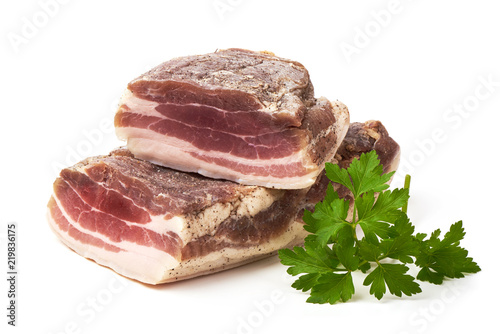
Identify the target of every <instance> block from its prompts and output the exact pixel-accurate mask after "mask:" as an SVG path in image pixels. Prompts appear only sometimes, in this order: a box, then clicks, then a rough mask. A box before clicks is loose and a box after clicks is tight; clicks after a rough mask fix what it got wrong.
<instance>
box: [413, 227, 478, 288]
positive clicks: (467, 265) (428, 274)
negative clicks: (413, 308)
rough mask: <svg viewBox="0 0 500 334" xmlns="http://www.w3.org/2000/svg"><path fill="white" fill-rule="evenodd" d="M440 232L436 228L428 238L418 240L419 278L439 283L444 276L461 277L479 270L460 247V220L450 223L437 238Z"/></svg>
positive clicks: (462, 234)
mask: <svg viewBox="0 0 500 334" xmlns="http://www.w3.org/2000/svg"><path fill="white" fill-rule="evenodd" d="M440 232H441V231H440V230H439V229H438V230H436V231H434V232H433V233H432V234H431V236H430V238H429V239H427V240H421V241H420V254H418V256H417V259H416V261H415V264H416V265H417V266H419V267H421V268H422V269H421V270H420V272H419V273H418V275H417V278H418V279H419V280H421V281H428V282H430V283H434V284H441V283H443V279H444V278H445V277H448V278H461V277H464V273H477V272H478V271H480V270H481V269H480V268H479V266H478V265H477V263H475V262H474V261H473V260H472V258H470V257H468V251H467V250H465V249H464V248H462V247H460V240H462V239H463V237H464V236H465V231H464V228H463V227H462V221H459V222H457V223H455V224H453V225H451V227H450V230H449V232H447V233H446V234H445V236H444V238H443V239H442V240H441V239H439V235H440V234H441V233H440Z"/></svg>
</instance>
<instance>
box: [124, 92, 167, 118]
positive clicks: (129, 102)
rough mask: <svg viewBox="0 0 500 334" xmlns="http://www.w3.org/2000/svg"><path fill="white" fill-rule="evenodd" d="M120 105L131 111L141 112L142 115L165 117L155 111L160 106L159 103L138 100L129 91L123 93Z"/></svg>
mask: <svg viewBox="0 0 500 334" xmlns="http://www.w3.org/2000/svg"><path fill="white" fill-rule="evenodd" d="M119 105H120V106H122V105H126V106H127V107H129V108H130V109H131V110H140V111H141V115H145V116H156V117H164V116H163V115H162V114H160V113H159V112H158V111H156V109H155V108H156V107H157V106H158V105H159V103H158V102H154V101H148V100H144V99H141V98H138V97H136V96H134V94H133V93H132V92H131V91H130V90H128V89H126V90H125V91H124V92H123V94H122V96H121V98H120V102H119Z"/></svg>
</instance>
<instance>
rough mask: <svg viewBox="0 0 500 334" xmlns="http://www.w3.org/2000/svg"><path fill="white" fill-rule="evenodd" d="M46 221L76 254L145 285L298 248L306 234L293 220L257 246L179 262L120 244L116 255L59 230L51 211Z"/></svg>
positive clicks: (160, 254)
mask: <svg viewBox="0 0 500 334" xmlns="http://www.w3.org/2000/svg"><path fill="white" fill-rule="evenodd" d="M47 220H48V222H49V225H50V227H51V228H52V229H53V230H54V232H55V234H56V235H57V236H58V237H59V238H60V239H61V240H62V242H63V243H64V244H66V245H67V246H68V247H69V248H71V249H73V250H74V251H75V252H76V253H78V254H80V255H81V256H83V257H86V258H89V259H92V260H94V261H95V262H97V263H99V264H101V265H103V266H106V267H109V268H111V269H113V270H114V271H116V272H117V273H119V274H121V275H123V276H126V277H129V278H132V279H135V280H138V281H141V282H144V283H148V284H160V283H166V282H171V281H176V280H182V279H187V278H191V277H195V276H200V275H205V274H210V273H213V272H217V271H221V270H225V269H229V268H232V267H235V266H240V265H243V264H245V263H248V262H251V261H255V260H257V259H259V258H262V257H265V256H269V255H272V254H273V252H275V251H277V250H278V249H281V248H284V247H292V246H296V245H299V244H301V243H302V242H303V241H304V237H305V235H306V234H307V232H305V230H304V229H303V228H302V224H301V222H300V221H299V220H296V221H295V222H294V223H293V224H291V226H290V227H289V229H288V230H287V231H286V232H285V233H283V234H282V235H280V236H279V237H277V238H274V239H272V240H269V241H267V242H265V243H262V244H260V245H254V246H249V247H246V248H230V247H227V248H224V249H222V250H219V251H215V252H212V253H210V254H207V255H205V256H202V257H198V258H193V259H190V260H187V261H182V262H179V261H177V260H176V259H175V258H173V257H172V256H171V255H169V254H167V253H165V252H162V251H159V250H156V249H153V248H151V247H144V246H139V245H135V244H131V243H128V244H127V245H126V244H121V245H120V247H121V248H122V249H123V250H122V251H119V252H112V251H108V250H105V249H103V248H100V247H96V246H93V245H89V244H86V243H82V242H80V241H78V240H76V239H74V238H73V237H71V236H70V235H69V234H68V233H67V232H64V231H62V230H61V229H60V228H59V227H58V225H57V224H56V223H55V221H54V220H53V218H52V216H51V215H50V212H49V213H48V218H47ZM73 226H74V225H73ZM123 246H125V247H123Z"/></svg>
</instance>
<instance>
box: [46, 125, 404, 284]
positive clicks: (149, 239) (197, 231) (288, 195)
mask: <svg viewBox="0 0 500 334" xmlns="http://www.w3.org/2000/svg"><path fill="white" fill-rule="evenodd" d="M372 149H375V150H376V151H377V152H378V154H379V156H380V159H381V161H382V163H383V164H384V167H385V171H386V172H387V171H390V170H394V169H395V168H396V167H397V164H398V161H399V146H398V145H397V144H396V143H395V142H394V141H393V140H392V139H391V138H390V137H389V136H388V134H387V132H386V131H385V129H384V127H383V126H382V125H381V124H380V122H367V123H365V124H360V123H355V124H353V125H351V130H350V131H349V132H348V134H347V137H346V140H344V144H343V145H342V147H341V148H340V150H339V154H340V155H337V157H336V158H335V159H334V160H332V161H334V162H337V161H340V162H341V163H342V162H344V161H349V160H351V159H352V158H353V157H356V156H359V155H360V154H361V153H362V152H367V151H370V150H372ZM327 184H328V179H326V177H324V172H323V175H320V177H319V178H318V180H317V182H316V184H314V185H313V186H312V187H309V188H306V189H294V190H283V189H270V188H265V187H261V186H246V185H241V184H237V183H234V182H231V181H226V180H214V179H210V178H206V177H204V176H201V175H199V174H195V173H186V172H180V171H176V170H173V169H170V168H166V167H161V166H158V165H155V164H152V163H150V162H147V161H144V160H141V159H137V158H135V157H134V156H133V155H132V154H131V153H130V152H129V151H128V150H127V149H124V148H123V149H118V150H115V151H113V152H111V153H110V154H109V155H108V156H99V157H92V158H88V159H85V160H83V161H82V162H80V163H78V164H76V165H75V166H73V167H69V168H66V169H64V170H62V171H61V173H60V176H59V177H58V178H57V179H56V181H55V183H54V192H53V195H52V197H51V199H50V201H49V204H48V209H49V210H48V220H49V223H50V226H51V227H52V229H53V230H54V232H55V233H56V234H57V235H58V236H59V238H60V239H61V240H62V241H63V242H64V243H65V244H66V245H67V246H69V247H70V248H72V249H73V250H74V251H76V252H77V253H78V254H80V255H82V256H84V257H87V258H89V259H92V260H94V261H96V262H97V263H99V264H102V265H104V266H108V267H110V268H112V269H113V270H115V271H116V272H118V273H120V274H122V275H124V276H127V277H130V278H133V279H136V280H139V281H142V282H145V283H150V284H159V283H164V282H171V281H175V280H181V279H186V278H189V277H194V276H199V275H203V274H208V273H211V272H216V271H220V270H224V269H227V268H231V267H234V266H238V265H241V264H244V263H247V262H250V261H254V260H256V259H259V258H262V257H265V256H269V255H271V254H273V253H275V252H276V250H278V249H280V248H283V247H291V246H295V245H299V244H301V243H303V240H304V237H305V235H306V232H305V230H304V229H303V227H302V225H303V221H302V218H301V217H302V213H303V210H304V209H305V208H307V209H309V210H312V209H313V208H314V204H315V203H316V202H318V201H320V200H322V199H323V197H324V195H325V191H326V185H327ZM335 187H336V188H337V189H338V185H335ZM344 195H345V196H348V194H344Z"/></svg>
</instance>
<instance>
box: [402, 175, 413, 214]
mask: <svg viewBox="0 0 500 334" xmlns="http://www.w3.org/2000/svg"><path fill="white" fill-rule="evenodd" d="M410 181H411V176H410V175H409V174H406V176H405V185H404V189H408V191H410ZM401 211H403V212H404V213H406V211H408V201H406V203H405V205H403V207H402V208H401Z"/></svg>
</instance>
